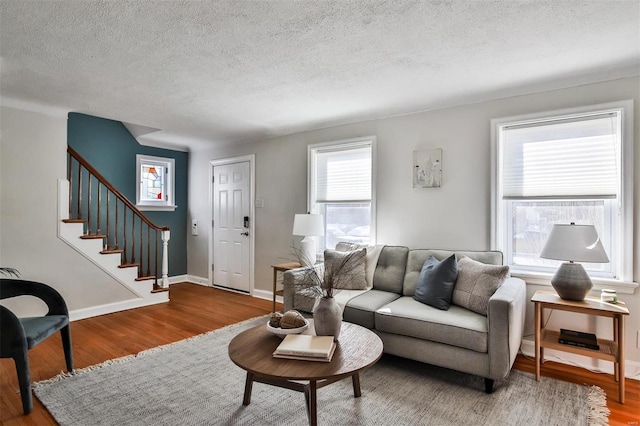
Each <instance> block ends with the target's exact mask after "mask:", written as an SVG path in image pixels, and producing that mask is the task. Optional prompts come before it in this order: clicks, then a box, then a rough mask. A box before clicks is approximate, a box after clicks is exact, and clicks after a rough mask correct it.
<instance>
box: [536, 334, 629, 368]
mask: <svg viewBox="0 0 640 426" xmlns="http://www.w3.org/2000/svg"><path fill="white" fill-rule="evenodd" d="M559 338H560V332H558V331H554V330H546V329H544V328H543V329H542V338H541V341H540V346H541V347H543V348H549V349H556V350H559V351H563V352H570V353H574V354H576V355H584V356H590V357H591V358H597V359H603V360H605V361H611V362H616V357H617V355H618V344H617V343H616V342H614V341H612V340H605V339H598V345H600V349H599V350H596V349H588V348H582V347H580V346H572V345H567V344H564V343H559V342H558V339H559Z"/></svg>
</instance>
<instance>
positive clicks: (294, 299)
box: [282, 263, 324, 312]
mask: <svg viewBox="0 0 640 426" xmlns="http://www.w3.org/2000/svg"><path fill="white" fill-rule="evenodd" d="M312 268H315V270H316V273H317V274H318V276H320V277H322V276H323V274H324V264H322V263H319V264H316V265H314V266H305V267H302V268H296V269H290V270H288V271H285V273H284V276H283V281H282V285H283V286H284V295H283V298H284V311H285V312H287V311H290V310H292V309H295V310H298V311H304V312H311V311H312V310H313V304H314V302H315V297H313V296H309V295H305V294H303V293H304V290H305V289H307V288H309V287H314V286H317V284H316V282H314V280H313V279H312V278H311V277H310V274H312V273H313V272H311V269H312Z"/></svg>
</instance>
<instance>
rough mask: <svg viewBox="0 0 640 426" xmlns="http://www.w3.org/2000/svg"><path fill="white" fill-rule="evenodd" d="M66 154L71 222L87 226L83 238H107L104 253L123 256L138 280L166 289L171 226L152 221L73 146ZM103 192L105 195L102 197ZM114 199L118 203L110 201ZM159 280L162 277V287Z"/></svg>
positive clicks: (122, 262)
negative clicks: (159, 260)
mask: <svg viewBox="0 0 640 426" xmlns="http://www.w3.org/2000/svg"><path fill="white" fill-rule="evenodd" d="M67 153H68V168H67V178H68V180H69V198H70V199H69V210H70V211H69V214H70V216H69V217H70V218H71V219H70V221H82V222H83V223H85V227H86V228H85V235H83V237H82V238H104V250H103V252H104V253H121V266H123V267H128V266H137V267H138V278H137V279H138V280H144V279H154V280H155V285H154V288H163V287H167V286H168V264H167V263H168V253H167V250H168V241H169V230H170V229H169V227H168V226H158V225H156V224H154V223H153V222H151V220H149V218H147V217H146V216H145V215H144V213H142V212H141V211H140V210H139V209H138V208H137V207H136V206H135V205H134V204H133V203H132V202H131V201H130V200H129V199H127V197H125V196H124V195H123V194H122V193H121V192H120V191H119V190H118V189H117V188H116V187H114V186H113V185H112V184H111V183H110V182H109V181H108V180H107V179H106V178H105V177H104V176H102V175H101V174H100V173H99V172H98V171H97V170H96V169H95V168H94V167H93V166H92V165H91V164H89V163H88V162H87V161H86V160H85V159H84V158H82V156H81V155H80V154H78V152H76V151H75V150H74V149H73V148H71V147H70V146H68V147H67ZM93 180H97V182H98V184H97V185H95V186H94V185H92V181H93ZM96 186H97V189H96ZM103 191H105V192H106V196H103ZM112 197H113V198H115V203H112V202H111V198H112ZM85 208H86V210H85ZM114 213H115V214H114ZM127 217H129V219H127ZM101 225H103V226H101ZM144 228H146V232H144V231H145V229H144ZM103 231H104V232H103ZM136 233H137V234H138V235H137V238H136ZM145 235H146V241H144V236H145ZM119 241H120V242H121V243H122V248H121V247H120V246H119ZM160 246H162V248H160ZM159 250H162V265H159V264H158V257H159V256H158V253H159ZM152 252H154V253H153V255H152ZM136 255H137V256H138V259H136ZM152 271H155V275H152ZM160 273H161V274H162V275H160ZM159 277H162V280H161V283H160V284H159V283H158V278H159Z"/></svg>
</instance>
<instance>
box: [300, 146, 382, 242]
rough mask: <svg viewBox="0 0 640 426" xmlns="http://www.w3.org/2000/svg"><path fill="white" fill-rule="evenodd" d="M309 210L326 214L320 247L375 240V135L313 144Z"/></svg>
mask: <svg viewBox="0 0 640 426" xmlns="http://www.w3.org/2000/svg"><path fill="white" fill-rule="evenodd" d="M308 153H309V168H308V171H309V180H308V182H309V211H310V212H311V213H316V214H321V215H323V217H324V225H325V233H324V238H323V240H322V241H321V242H319V243H318V248H319V249H320V250H324V249H325V248H335V246H336V243H338V242H340V241H347V242H352V243H356V244H365V245H369V244H375V196H374V194H375V188H374V182H375V179H374V176H375V173H374V164H375V138H374V137H368V138H362V139H353V140H348V141H339V142H330V143H327V144H318V145H310V146H309V149H308Z"/></svg>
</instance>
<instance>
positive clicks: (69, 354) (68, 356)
mask: <svg viewBox="0 0 640 426" xmlns="http://www.w3.org/2000/svg"><path fill="white" fill-rule="evenodd" d="M60 335H61V336H62V348H63V349H64V360H65V361H66V363H67V371H68V372H72V371H73V350H72V349H71V327H70V326H69V325H67V326H66V327H63V328H62V329H60Z"/></svg>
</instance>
